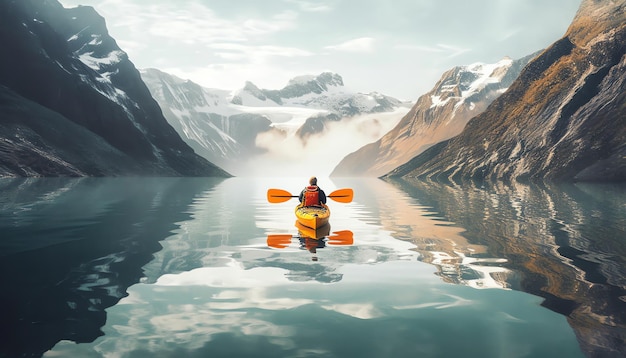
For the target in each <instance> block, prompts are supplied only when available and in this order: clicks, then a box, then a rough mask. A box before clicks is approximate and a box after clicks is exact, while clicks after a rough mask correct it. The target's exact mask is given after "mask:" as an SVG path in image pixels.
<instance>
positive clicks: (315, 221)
mask: <svg viewBox="0 0 626 358" xmlns="http://www.w3.org/2000/svg"><path fill="white" fill-rule="evenodd" d="M295 211H296V218H297V220H298V222H299V223H300V224H302V225H304V226H306V227H309V228H311V229H317V228H319V227H322V226H324V225H326V224H328V218H329V217H330V209H329V208H328V206H326V205H324V204H322V206H302V205H298V206H296V210H295Z"/></svg>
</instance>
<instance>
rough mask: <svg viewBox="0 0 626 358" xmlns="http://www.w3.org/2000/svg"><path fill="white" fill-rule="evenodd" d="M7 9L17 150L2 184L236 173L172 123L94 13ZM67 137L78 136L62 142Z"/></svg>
mask: <svg viewBox="0 0 626 358" xmlns="http://www.w3.org/2000/svg"><path fill="white" fill-rule="evenodd" d="M0 10H1V11H0V19H1V20H2V21H0V40H1V41H2V43H3V45H4V49H3V51H2V53H0V85H1V86H2V87H3V90H2V91H1V93H0V94H1V97H0V109H1V110H2V117H3V119H4V121H3V123H2V125H1V126H0V127H1V128H0V140H1V141H3V142H4V143H5V146H8V147H9V148H10V147H15V148H19V155H16V154H15V153H13V152H11V151H10V150H6V151H0V175H1V176H58V175H62V176H120V175H157V176H162V175H167V176H182V175H189V176H197V175H200V176H212V175H217V176H228V175H229V174H228V173H226V172H224V171H223V170H221V169H220V168H218V167H216V166H215V165H213V164H212V163H209V162H208V161H207V160H205V159H204V158H202V157H200V156H198V155H196V154H195V153H194V152H193V150H192V149H191V148H190V147H189V146H187V145H186V144H185V143H184V142H183V141H182V139H181V138H180V136H179V135H178V134H177V133H176V131H175V130H174V129H173V128H172V127H171V126H169V125H168V124H167V122H166V121H165V119H164V118H163V117H162V114H161V111H160V108H159V107H158V105H157V104H156V102H155V101H154V100H153V99H152V97H151V96H150V93H149V92H148V90H147V88H146V87H145V85H144V84H143V82H142V81H141V79H140V77H139V74H138V72H137V70H136V69H135V67H134V65H133V64H132V62H130V60H129V59H128V56H127V55H126V53H125V52H123V51H122V50H121V49H120V48H119V47H118V46H117V44H116V42H115V40H114V39H113V38H112V37H110V36H109V34H108V31H107V29H106V23H105V20H104V18H102V17H101V16H100V15H99V14H98V13H97V12H96V11H95V10H94V9H93V8H92V7H88V6H80V7H76V8H71V9H66V8H64V7H63V6H62V5H61V4H60V3H58V2H57V1H46V2H41V1H33V0H24V1H17V2H15V1H14V2H2V3H1V4H0ZM35 113H36V114H37V117H36V118H33V117H31V116H32V115H33V114H35ZM52 122H54V123H56V125H57V126H58V127H51V126H50V125H49V123H52ZM76 126H78V127H82V129H79V128H77V127H76ZM63 131H68V132H71V133H74V134H76V135H78V136H80V137H69V136H68V137H65V138H64V140H62V141H60V140H59V139H58V133H59V132H61V133H62V132H63ZM88 142H92V143H93V146H91V147H89V146H86V143H88ZM76 148H82V149H81V150H80V151H76ZM26 158H28V160H26ZM95 158H98V160H94V159H95Z"/></svg>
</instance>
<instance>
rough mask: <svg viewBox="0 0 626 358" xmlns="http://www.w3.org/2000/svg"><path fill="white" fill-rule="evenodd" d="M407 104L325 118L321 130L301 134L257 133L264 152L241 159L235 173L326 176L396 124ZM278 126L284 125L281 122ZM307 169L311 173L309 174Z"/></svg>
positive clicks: (291, 132)
mask: <svg viewBox="0 0 626 358" xmlns="http://www.w3.org/2000/svg"><path fill="white" fill-rule="evenodd" d="M408 110H409V109H408V108H399V109H397V110H396V111H394V112H388V113H374V114H367V115H362V116H355V117H346V118H343V119H342V120H341V121H339V122H327V123H326V124H325V129H324V131H323V132H320V133H316V134H313V135H311V136H308V137H306V138H300V137H299V136H297V135H296V133H295V130H296V129H297V128H299V126H293V127H292V130H291V131H287V132H286V133H277V132H275V131H271V132H267V133H262V134H260V135H259V136H257V140H256V145H257V146H258V147H259V148H262V149H263V150H265V151H266V152H265V153H264V154H262V155H258V156H255V157H253V158H252V159H251V160H249V161H247V162H245V163H241V165H240V166H239V168H238V170H237V171H236V173H234V174H235V175H237V176H299V175H304V176H307V175H317V176H328V175H330V173H331V172H332V171H333V169H334V168H335V166H337V164H339V162H340V161H341V160H342V159H343V158H344V157H345V156H346V155H348V154H350V153H352V152H354V151H356V150H358V149H360V148H361V147H363V146H365V145H367V144H369V143H373V142H376V141H377V140H378V139H380V138H381V137H382V136H383V135H385V134H386V133H387V132H389V131H390V130H391V129H393V127H395V126H396V125H397V124H398V122H399V121H400V120H401V119H402V117H403V116H404V115H405V114H406V113H407V112H408ZM281 128H285V127H284V126H281ZM309 173H310V174H309Z"/></svg>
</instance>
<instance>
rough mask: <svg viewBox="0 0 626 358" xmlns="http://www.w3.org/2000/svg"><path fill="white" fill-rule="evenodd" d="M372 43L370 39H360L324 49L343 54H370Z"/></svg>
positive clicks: (372, 40) (372, 48) (372, 47)
mask: <svg viewBox="0 0 626 358" xmlns="http://www.w3.org/2000/svg"><path fill="white" fill-rule="evenodd" d="M374 42H375V40H374V39H373V38H371V37H361V38H358V39H353V40H349V41H346V42H343V43H340V44H338V45H331V46H326V49H328V50H336V51H343V52H372V51H373V50H374Z"/></svg>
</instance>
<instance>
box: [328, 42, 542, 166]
mask: <svg viewBox="0 0 626 358" xmlns="http://www.w3.org/2000/svg"><path fill="white" fill-rule="evenodd" d="M535 55H536V54H531V55H529V56H525V57H523V58H521V59H518V60H513V59H511V58H509V57H505V58H503V59H502V60H500V61H498V62H496V63H493V64H485V63H474V64H470V65H465V66H456V67H454V68H452V69H450V70H447V71H446V72H444V73H443V74H442V75H441V78H440V79H439V81H437V83H436V84H435V86H434V87H433V89H432V90H430V91H429V92H427V93H426V94H424V95H422V96H420V97H419V99H418V100H417V102H416V103H415V105H414V106H413V107H412V108H411V110H410V111H409V113H407V115H406V116H405V117H404V118H402V119H401V120H400V122H399V123H398V124H397V126H396V127H395V128H393V129H392V130H391V131H390V132H388V133H387V134H385V135H384V136H383V137H382V138H381V139H380V140H378V141H376V142H374V143H370V144H368V145H366V146H364V147H362V148H361V149H359V150H357V151H355V152H353V153H351V154H349V155H348V156H346V157H345V158H344V159H343V160H342V161H341V162H340V163H339V164H338V165H337V167H335V169H334V170H333V172H332V173H331V176H360V175H364V176H381V175H384V174H386V173H387V172H389V171H391V170H393V169H394V168H396V167H398V166H400V165H402V164H403V163H405V162H407V161H409V160H410V159H411V158H412V157H414V156H415V155H418V154H419V153H421V152H422V151H424V150H426V149H427V148H429V147H430V146H432V145H434V144H436V143H437V142H439V141H442V140H446V139H448V138H450V137H453V136H455V135H457V134H459V133H460V132H461V131H462V130H463V128H464V127H465V124H466V123H467V121H468V120H469V119H470V118H472V117H473V116H475V115H477V114H479V113H481V112H482V111H483V110H485V109H486V108H487V106H488V105H489V104H490V103H491V102H492V101H493V100H494V99H495V98H497V97H498V96H499V95H500V94H501V93H503V92H504V91H505V90H506V89H507V87H508V86H509V85H510V84H511V83H512V82H513V80H514V79H515V78H516V77H517V76H518V75H519V72H520V71H521V69H522V67H523V66H524V65H525V64H526V63H527V62H528V61H529V60H530V59H531V58H532V57H533V56H535Z"/></svg>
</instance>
